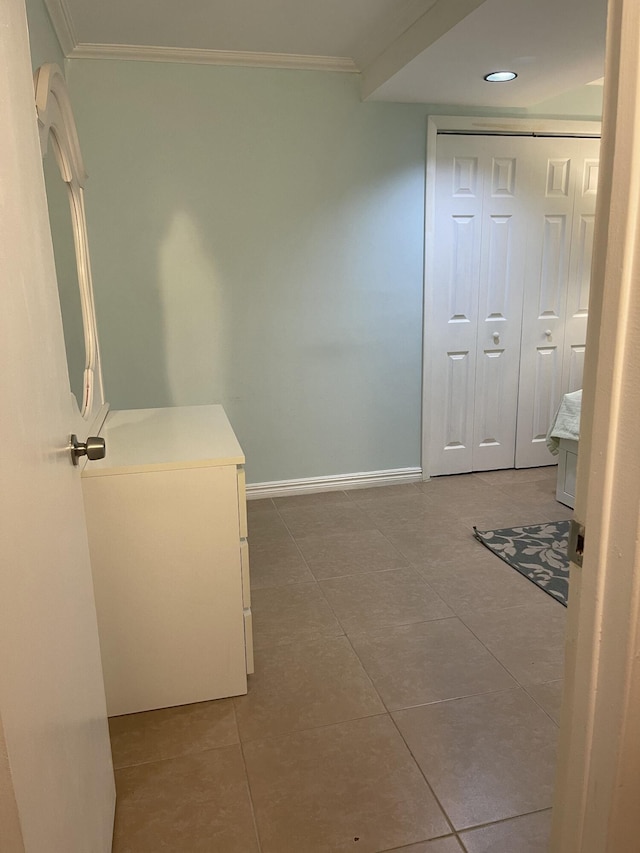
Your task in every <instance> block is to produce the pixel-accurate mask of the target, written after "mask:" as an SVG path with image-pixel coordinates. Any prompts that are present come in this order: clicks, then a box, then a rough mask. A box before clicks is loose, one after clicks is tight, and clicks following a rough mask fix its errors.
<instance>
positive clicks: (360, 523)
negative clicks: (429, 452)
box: [111, 468, 571, 853]
mask: <svg viewBox="0 0 640 853" xmlns="http://www.w3.org/2000/svg"><path fill="white" fill-rule="evenodd" d="M554 478H555V469H554V468H551V469H537V470H536V469H534V470H528V471H502V472H494V473H490V474H470V475H461V476H458V477H446V478H438V479H435V480H432V481H431V482H429V483H425V484H411V485H405V486H391V487H383V488H377V489H367V490H355V491H350V492H331V493H325V494H319V495H309V496H302V497H289V498H280V499H276V500H261V501H251V502H250V503H249V519H250V530H249V535H250V548H251V571H252V606H253V613H254V632H255V648H256V673H255V675H253V676H251V678H250V680H249V692H248V694H247V695H246V696H240V697H237V698H234V699H222V700H219V701H217V702H205V703H201V704H198V705H190V706H184V707H181V708H173V709H167V710H162V711H152V712H148V713H145V714H135V715H131V716H127V717H119V718H115V719H113V720H111V739H112V748H113V756H114V764H115V767H116V782H117V789H118V805H117V814H116V830H115V841H114V852H115V853H158V851H173V853H200V851H203V853H205V851H206V853H254V852H255V853H347V851H357V853H382V851H387V852H388V853H391V851H396V853H400V851H404V853H462V851H466V853H544V851H546V850H547V846H548V837H549V826H550V811H549V808H550V806H551V802H552V786H553V771H554V757H555V755H554V753H555V742H556V736H557V721H558V714H559V706H560V697H561V691H562V680H561V679H562V645H563V629H564V619H565V614H566V611H565V609H564V608H563V607H562V606H561V605H560V604H558V603H557V602H555V601H553V600H552V599H551V598H549V597H548V596H547V595H545V593H543V592H542V591H540V590H539V589H537V588H536V587H535V586H534V585H533V584H531V583H530V582H529V581H527V580H526V579H524V578H522V577H521V576H520V575H518V574H517V572H515V571H514V570H513V569H511V568H509V567H508V566H507V565H505V564H504V563H502V562H501V561H500V560H499V559H497V558H496V557H494V556H493V555H492V554H490V553H489V552H488V551H487V550H486V549H485V548H483V547H482V546H481V545H480V544H479V543H478V542H476V541H475V540H474V539H473V537H472V534H471V527H472V526H473V524H477V525H478V526H479V527H481V528H482V527H491V526H496V527H497V526H500V527H504V526H512V525H516V524H535V523H537V522H541V521H552V520H557V519H561V518H563V519H564V518H569V517H570V516H571V512H570V510H568V509H567V508H566V507H563V506H562V505H561V504H558V503H557V502H556V501H555V499H554ZM203 653H204V651H203Z"/></svg>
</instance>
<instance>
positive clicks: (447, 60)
mask: <svg viewBox="0 0 640 853" xmlns="http://www.w3.org/2000/svg"><path fill="white" fill-rule="evenodd" d="M45 1H46V3H47V7H48V9H49V12H50V15H51V18H52V20H53V23H54V26H55V28H56V32H57V33H58V36H59V38H60V41H61V44H62V47H63V50H64V51H65V53H66V55H67V56H71V57H73V56H83V57H104V56H109V57H118V56H120V57H123V58H133V59H150V60H164V61H167V60H168V61H183V62H184V61H194V62H210V63H213V64H232V65H233V64H235V65H260V66H267V67H294V68H319V69H326V70H333V71H344V72H354V73H355V72H359V73H360V74H361V78H362V92H363V97H366V98H371V99H374V100H386V101H417V102H423V103H431V104H453V105H460V106H489V107H507V106H509V107H527V106H531V105H532V104H536V103H538V102H540V101H543V100H546V99H548V98H552V97H555V96H556V95H559V94H561V93H562V92H564V91H568V90H571V89H575V88H577V87H579V86H583V85H585V84H587V83H589V82H591V81H592V80H595V79H596V78H599V77H601V76H602V74H603V69H604V35H605V21H606V0H321V2H318V0H180V2H176V0H109V2H106V0H45ZM498 68H509V69H512V70H514V71H516V72H517V73H518V75H519V76H518V78H517V80H516V81H514V82H513V83H509V84H488V83H485V82H484V81H483V80H482V77H483V75H484V74H486V73H487V72H489V71H492V70H495V69H498Z"/></svg>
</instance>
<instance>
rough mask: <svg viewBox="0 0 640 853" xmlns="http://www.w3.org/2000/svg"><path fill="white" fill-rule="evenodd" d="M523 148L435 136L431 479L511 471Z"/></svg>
mask: <svg viewBox="0 0 640 853" xmlns="http://www.w3.org/2000/svg"><path fill="white" fill-rule="evenodd" d="M521 142H522V140H521V139H519V138H514V137H507V136H504V137H499V136H494V137H487V136H460V135H447V136H441V137H439V138H438V148H437V159H436V197H437V214H436V221H435V253H434V281H435V287H434V291H433V302H432V316H431V318H430V324H429V325H430V330H431V331H430V334H431V335H432V340H431V341H430V346H431V347H432V359H433V362H432V376H433V389H432V397H431V406H432V412H433V418H432V432H431V448H430V454H429V455H430V473H432V474H459V473H463V472H466V471H473V470H489V469H492V468H508V467H512V466H513V460H514V446H515V430H516V411H517V398H518V371H519V360H520V323H521V315H522V294H523V278H524V262H525V242H526V235H527V206H526V195H525V192H526V188H527V185H528V180H527V177H526V169H527V163H526V158H525V157H523V152H522V147H521Z"/></svg>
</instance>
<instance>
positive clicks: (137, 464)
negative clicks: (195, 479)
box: [82, 406, 244, 477]
mask: <svg viewBox="0 0 640 853" xmlns="http://www.w3.org/2000/svg"><path fill="white" fill-rule="evenodd" d="M100 435H101V436H102V437H103V438H104V439H105V442H106V446H107V455H106V456H105V458H104V459H99V460H95V461H93V462H89V463H88V464H87V465H86V466H85V468H84V469H83V472H82V476H83V477H100V476H106V475H111V474H127V473H140V472H143V471H154V470H155V471H162V470H169V469H174V468H201V467H210V466H214V465H232V464H235V465H243V464H244V454H243V452H242V448H241V447H240V445H239V444H238V440H237V438H236V436H235V434H234V432H233V429H232V428H231V424H230V423H229V421H228V419H227V416H226V414H225V412H224V409H223V408H222V406H176V407H174V408H163V409H124V410H122V411H112V412H109V414H108V415H107V418H106V420H105V422H104V426H103V427H102V430H101V431H100Z"/></svg>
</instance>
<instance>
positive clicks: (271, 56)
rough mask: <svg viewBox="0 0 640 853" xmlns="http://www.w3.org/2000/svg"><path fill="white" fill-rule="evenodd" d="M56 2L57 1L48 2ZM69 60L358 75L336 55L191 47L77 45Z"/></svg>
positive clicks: (49, 0) (70, 53)
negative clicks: (158, 63) (177, 63)
mask: <svg viewBox="0 0 640 853" xmlns="http://www.w3.org/2000/svg"><path fill="white" fill-rule="evenodd" d="M48 2H59V0H48ZM67 56H68V58H69V59H128V60H136V61H140V62H183V63H190V64H192V65H240V66H244V67H247V68H293V69H299V70H307V71H339V72H342V73H347V74H355V73H358V70H359V69H358V68H357V66H356V64H355V62H354V61H353V60H352V59H349V58H347V57H339V56H304V55H298V54H290V53H242V52H240V51H234V50H201V49H198V48H190V47H156V46H150V45H135V44H82V43H81V44H76V45H75V47H74V48H73V49H72V50H71V51H70V52H69V53H68V54H67Z"/></svg>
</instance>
